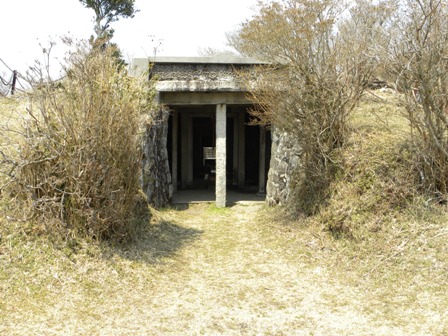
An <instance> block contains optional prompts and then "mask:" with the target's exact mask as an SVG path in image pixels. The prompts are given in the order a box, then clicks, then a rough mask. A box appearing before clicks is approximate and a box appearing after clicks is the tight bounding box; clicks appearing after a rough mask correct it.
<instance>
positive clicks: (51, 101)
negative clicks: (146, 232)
mask: <svg viewBox="0 0 448 336" xmlns="http://www.w3.org/2000/svg"><path fill="white" fill-rule="evenodd" d="M113 53H114V50H113V49H112V48H109V49H107V50H98V49H93V50H92V49H91V48H89V47H87V46H85V45H80V46H78V48H77V50H76V51H75V52H73V53H72V54H70V56H69V57H68V59H67V64H66V67H65V71H66V77H65V78H64V79H62V80H60V81H59V82H56V83H55V82H49V81H40V83H38V84H37V85H35V86H34V88H33V90H32V91H31V92H30V93H29V95H28V98H29V106H28V107H27V110H26V113H24V114H23V115H22V116H21V123H20V128H19V129H18V130H15V131H14V134H15V136H18V139H17V142H16V145H15V148H16V151H15V152H14V151H9V152H6V151H3V150H2V154H3V163H5V164H6V165H8V166H9V168H8V171H7V173H8V175H9V178H10V182H11V183H10V184H9V186H8V192H9V194H10V195H13V196H14V197H15V198H16V200H17V201H20V202H19V203H17V204H20V205H19V206H20V207H22V208H23V209H24V210H25V212H27V213H28V214H30V215H31V216H34V217H37V218H38V220H37V221H43V222H45V223H47V227H46V229H47V230H50V231H58V230H61V229H62V230H63V231H64V232H67V230H68V231H69V232H71V233H73V234H81V235H87V236H90V237H94V238H96V239H104V238H110V237H118V238H120V239H125V238H126V237H128V236H129V235H131V234H132V231H133V230H134V229H135V226H136V224H137V223H138V218H136V215H135V214H136V211H134V210H135V208H136V207H140V208H142V207H141V204H142V197H141V196H139V175H140V159H141V153H140V152H141V150H140V141H139V129H140V126H141V125H140V123H141V116H142V115H143V114H144V113H146V114H147V115H149V112H150V111H151V104H152V97H153V90H152V88H151V87H150V86H148V84H147V83H144V82H143V81H140V80H137V79H133V78H130V77H129V76H128V75H127V72H126V70H125V69H124V68H123V67H122V66H120V64H119V63H118V62H117V60H116V58H115V57H114V56H113ZM38 75H39V77H40V78H39V79H42V77H41V76H40V75H41V73H38ZM147 122H150V121H147ZM6 133H7V132H6ZM10 133H12V132H10ZM2 135H5V136H8V135H9V134H2ZM10 148H11V147H10ZM137 213H138V212H137Z"/></svg>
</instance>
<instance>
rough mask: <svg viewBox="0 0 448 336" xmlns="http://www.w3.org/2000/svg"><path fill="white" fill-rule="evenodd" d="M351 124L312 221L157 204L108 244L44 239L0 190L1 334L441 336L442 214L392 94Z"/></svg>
mask: <svg viewBox="0 0 448 336" xmlns="http://www.w3.org/2000/svg"><path fill="white" fill-rule="evenodd" d="M0 104H3V107H2V113H3V116H5V114H6V117H3V123H5V121H8V120H9V123H10V124H11V119H10V118H9V117H8V116H9V115H10V114H11V111H14V110H15V109H17V108H19V107H18V105H17V104H18V103H17V102H15V101H10V100H8V101H5V100H0ZM14 115H17V114H14ZM351 122H352V126H353V130H354V132H353V134H352V136H351V138H350V141H349V143H348V144H347V147H346V149H345V163H344V169H343V170H342V172H341V173H340V174H339V175H338V177H337V179H336V181H334V183H333V185H332V186H331V197H330V198H329V201H328V204H327V206H326V208H324V209H323V210H322V211H321V212H320V213H319V214H317V215H315V216H314V217H309V218H298V219H295V220H291V217H287V216H284V213H283V212H282V211H281V209H279V208H276V209H270V208H260V207H242V206H240V207H235V208H233V209H215V208H214V207H210V206H192V207H190V208H189V209H182V210H175V209H167V210H165V211H161V212H155V211H153V216H152V220H151V223H147V225H146V227H145V228H144V229H143V231H142V232H141V234H140V235H139V237H138V239H137V241H136V242H134V243H132V244H125V245H114V244H112V243H107V242H103V243H98V242H95V241H89V240H87V239H84V240H80V239H77V238H76V237H54V236H50V235H48V233H47V232H46V229H45V224H46V223H42V222H33V221H27V220H25V219H24V218H22V217H21V216H20V215H21V213H20V211H19V212H18V211H11V212H10V211H9V210H8V207H9V206H8V205H9V204H11V202H12V203H13V200H11V198H9V195H5V194H2V195H1V197H0V207H1V210H0V334H17V335H28V334H36V335H43V334H61V333H63V334H70V333H71V334H113V333H117V334H132V333H134V334H135V333H142V334H149V335H160V334H164V333H166V334H169V333H172V334H179V333H185V332H186V331H188V332H190V333H191V334H201V333H204V334H210V333H217V334H218V333H219V334H278V335H283V334H285V335H288V334H292V333H294V331H297V330H303V331H304V332H303V334H304V335H305V334H312V333H314V332H315V333H316V334H325V335H339V334H346V335H371V334H375V335H392V334H393V335H446V334H447V333H448V312H447V310H446V307H448V294H447V291H446V288H447V285H448V244H447V243H446V242H447V238H448V225H447V224H446V223H448V211H447V208H446V205H441V204H433V203H432V202H431V199H430V197H429V196H424V195H419V193H418V192H417V191H418V190H417V187H418V176H416V173H415V169H414V163H413V160H412V158H413V153H412V146H411V145H410V143H409V129H408V126H407V122H406V119H405V118H404V117H403V114H402V110H401V108H400V107H399V104H398V96H397V95H396V94H394V93H390V92H380V91H377V92H374V93H373V94H366V96H365V97H364V99H363V101H362V103H361V104H360V106H359V108H358V109H357V110H356V113H355V114H354V115H353V118H352V120H351ZM1 141H2V142H1V144H2V146H4V145H5V144H7V143H8V142H7V139H5V138H2V140H1Z"/></svg>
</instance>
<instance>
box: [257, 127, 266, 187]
mask: <svg viewBox="0 0 448 336" xmlns="http://www.w3.org/2000/svg"><path fill="white" fill-rule="evenodd" d="M265 185H266V129H265V128H264V127H260V157H259V167H258V194H259V195H264V194H266V187H265Z"/></svg>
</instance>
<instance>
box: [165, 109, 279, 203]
mask: <svg viewBox="0 0 448 336" xmlns="http://www.w3.org/2000/svg"><path fill="white" fill-rule="evenodd" d="M168 107H169V108H170V110H171V115H170V118H169V128H168V142H167V149H168V153H169V165H170V171H171V172H172V180H173V187H174V192H175V195H176V192H177V193H179V192H185V191H186V190H189V191H198V190H204V191H205V190H210V191H214V190H215V173H216V158H215V157H214V156H213V155H211V156H207V154H206V150H207V149H210V148H213V149H215V148H216V141H217V137H216V105H196V106H192V105H180V106H179V105H176V106H168ZM250 107H251V105H227V106H226V124H227V125H226V165H225V166H226V171H225V179H226V183H225V184H226V189H227V190H229V191H239V192H244V193H252V194H256V193H259V194H264V192H265V185H266V181H267V173H268V169H269V161H270V150H271V139H270V132H269V131H266V130H265V129H263V128H260V127H259V126H256V125H251V124H250V119H251V117H250V115H249V113H248V110H249V108H250ZM260 165H262V167H261V166H260ZM211 195H212V194H211ZM175 198H176V197H175Z"/></svg>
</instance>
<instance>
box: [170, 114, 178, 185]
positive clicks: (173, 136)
mask: <svg viewBox="0 0 448 336" xmlns="http://www.w3.org/2000/svg"><path fill="white" fill-rule="evenodd" d="M178 127H179V116H178V113H177V111H173V123H172V129H171V133H172V134H171V140H172V143H173V144H172V150H171V165H172V167H171V168H172V172H171V174H172V176H171V181H172V182H173V191H174V192H176V191H177V152H178V148H177V144H178V141H177V138H178V136H177V134H178Z"/></svg>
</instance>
